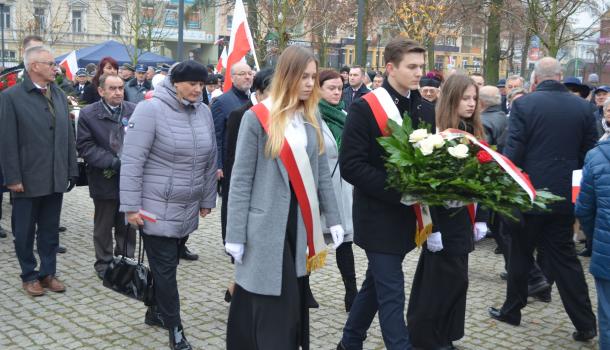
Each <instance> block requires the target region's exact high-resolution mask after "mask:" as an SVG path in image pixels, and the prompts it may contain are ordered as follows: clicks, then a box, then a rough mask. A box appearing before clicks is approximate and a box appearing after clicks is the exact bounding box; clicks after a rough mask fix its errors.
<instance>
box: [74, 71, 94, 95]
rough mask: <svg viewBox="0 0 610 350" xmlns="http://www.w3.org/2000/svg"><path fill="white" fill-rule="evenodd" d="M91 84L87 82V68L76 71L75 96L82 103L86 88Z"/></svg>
mask: <svg viewBox="0 0 610 350" xmlns="http://www.w3.org/2000/svg"><path fill="white" fill-rule="evenodd" d="M89 84H91V83H90V82H88V81H87V71H86V70H85V68H79V69H78V70H77V71H76V82H75V83H74V95H75V97H76V98H77V99H78V100H79V101H80V100H82V99H83V94H84V93H85V87H87V85H89Z"/></svg>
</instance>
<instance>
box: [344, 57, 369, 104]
mask: <svg viewBox="0 0 610 350" xmlns="http://www.w3.org/2000/svg"><path fill="white" fill-rule="evenodd" d="M364 74H366V73H365V71H364V68H362V67H358V66H354V67H352V68H350V70H349V78H348V82H349V85H348V86H347V87H346V88H345V89H343V98H342V100H343V103H344V104H345V109H346V110H347V109H349V106H350V105H351V104H352V103H353V102H354V101H356V100H357V99H359V98H360V97H362V96H364V95H366V94H367V93H368V92H370V91H371V90H369V88H367V87H366V85H364Z"/></svg>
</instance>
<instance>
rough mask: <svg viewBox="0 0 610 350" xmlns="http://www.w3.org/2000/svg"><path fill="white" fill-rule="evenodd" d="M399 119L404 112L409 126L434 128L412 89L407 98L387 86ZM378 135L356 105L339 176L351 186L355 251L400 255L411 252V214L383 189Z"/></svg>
mask: <svg viewBox="0 0 610 350" xmlns="http://www.w3.org/2000/svg"><path fill="white" fill-rule="evenodd" d="M383 87H384V88H385V89H386V90H388V92H389V93H390V95H391V96H392V99H393V100H394V101H395V103H396V105H397V107H398V109H399V111H400V113H401V115H402V114H403V113H404V112H405V111H408V112H409V115H410V116H411V119H412V120H413V125H415V126H416V125H418V124H419V122H420V121H425V122H426V123H428V124H430V125H431V126H432V130H434V129H435V127H434V125H435V124H434V108H433V106H432V104H431V103H429V102H428V101H425V100H423V99H422V98H421V95H420V94H419V92H418V91H417V90H413V91H411V95H410V98H408V99H407V98H405V97H403V96H401V95H399V94H398V93H397V92H396V90H394V89H393V88H392V87H391V86H390V85H389V83H388V82H387V81H385V82H384V84H383ZM380 136H381V131H380V130H379V127H378V126H377V122H376V121H375V117H374V116H373V112H372V111H371V108H370V107H369V106H368V103H367V102H366V101H365V100H363V99H358V100H356V101H355V102H354V103H353V104H352V105H351V107H350V108H349V112H348V115H347V118H346V123H345V128H344V129H343V136H342V141H341V150H340V153H339V166H340V170H341V176H342V177H343V178H344V179H345V180H346V181H347V182H349V183H351V184H352V185H354V204H353V213H352V217H353V220H354V242H355V243H356V244H357V245H358V246H360V247H361V248H363V249H365V250H368V251H372V252H377V253H385V254H406V253H407V252H409V251H410V250H412V249H413V248H414V247H415V240H414V239H415V238H414V237H415V214H414V211H413V208H412V207H410V206H409V207H407V206H405V205H403V204H401V203H400V198H401V194H400V193H399V192H397V191H395V190H393V189H388V188H387V184H386V179H387V172H386V169H385V166H384V159H383V158H384V157H385V156H386V155H387V154H386V152H385V151H384V149H383V148H382V147H381V146H380V145H379V143H378V142H377V138H378V137H380Z"/></svg>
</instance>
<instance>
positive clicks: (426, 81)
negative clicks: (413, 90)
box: [419, 78, 441, 88]
mask: <svg viewBox="0 0 610 350" xmlns="http://www.w3.org/2000/svg"><path fill="white" fill-rule="evenodd" d="M419 86H421V87H424V86H432V87H435V88H437V87H440V86H441V82H440V81H438V80H436V79H433V78H421V80H420V81H419Z"/></svg>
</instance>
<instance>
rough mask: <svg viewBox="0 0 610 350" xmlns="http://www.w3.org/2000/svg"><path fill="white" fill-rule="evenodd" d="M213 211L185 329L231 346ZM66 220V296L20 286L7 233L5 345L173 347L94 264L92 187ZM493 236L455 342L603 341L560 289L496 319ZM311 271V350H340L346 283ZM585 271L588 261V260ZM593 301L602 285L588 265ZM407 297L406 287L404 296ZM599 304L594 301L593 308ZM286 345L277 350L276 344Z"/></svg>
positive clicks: (82, 191) (185, 273)
mask: <svg viewBox="0 0 610 350" xmlns="http://www.w3.org/2000/svg"><path fill="white" fill-rule="evenodd" d="M6 202H7V200H6V196H5V201H4V203H3V204H4V205H3V212H4V213H5V215H3V219H2V221H1V225H2V227H3V228H5V229H9V228H10V221H9V220H10V214H8V213H9V212H10V207H9V206H8V204H7V203H6ZM219 212H220V211H219V210H215V211H214V212H213V213H212V215H211V216H209V217H207V218H205V219H204V220H202V221H201V225H200V228H199V230H197V231H196V232H194V233H193V234H192V235H191V238H190V240H189V242H188V246H189V248H190V249H191V250H193V251H195V252H197V253H199V256H200V259H199V260H198V261H195V262H190V261H182V262H181V264H180V266H179V267H178V285H179V290H180V299H181V309H182V319H183V324H184V327H185V333H186V335H187V337H188V339H189V340H190V342H191V344H192V345H193V347H194V348H195V349H224V344H225V324H226V319H227V314H228V304H227V303H225V302H224V300H223V295H224V290H225V289H226V287H227V285H228V284H229V282H230V281H231V278H232V277H231V276H232V268H231V265H230V263H229V259H228V258H227V256H226V255H225V254H224V252H223V248H222V243H221V238H220V215H219ZM62 225H64V226H67V227H68V231H67V232H65V233H62V234H60V240H61V242H62V244H64V245H65V246H66V247H67V248H68V253H67V254H63V255H59V256H58V266H57V268H58V275H59V278H60V279H61V280H62V281H63V282H64V283H65V284H66V286H67V291H66V293H64V294H53V293H49V294H47V295H45V296H43V297H39V298H35V299H34V298H31V297H29V296H26V295H25V293H24V292H23V291H22V290H21V282H20V279H19V264H18V262H17V259H16V257H15V253H14V248H13V245H12V242H11V238H10V236H9V238H5V239H0V266H1V267H0V269H1V271H2V274H0V286H2V287H1V288H0V350H2V349H7V350H12V349H45V350H47V349H134V350H140V349H167V348H168V346H167V343H168V336H167V333H166V331H164V330H161V329H158V328H152V327H149V326H146V325H145V324H144V322H143V321H144V313H145V311H146V309H145V307H144V306H143V305H142V304H141V303H139V302H136V301H133V300H130V299H128V298H126V297H123V296H121V295H119V294H116V293H114V292H112V291H110V290H108V289H106V288H104V287H103V286H102V284H101V282H100V280H99V279H98V278H97V277H96V275H95V273H94V270H93V262H94V250H93V241H92V230H93V204H92V202H91V200H90V199H89V196H88V191H87V188H77V189H75V190H74V191H72V192H71V193H68V194H67V195H66V196H65V197H64V206H63V212H62ZM494 247H495V243H494V242H493V240H491V239H486V240H484V241H483V242H481V243H479V244H477V247H476V251H475V252H473V253H472V254H471V255H470V271H469V275H470V288H469V289H468V304H467V313H466V335H465V337H464V338H463V339H462V340H461V341H459V342H457V343H456V344H455V345H457V346H458V348H459V349H469V350H475V349H476V350H478V349H512V350H518V349H596V348H597V343H588V344H582V343H577V342H575V341H573V340H572V338H571V334H572V331H573V330H574V329H573V326H572V324H571V322H570V321H569V319H568V316H567V315H566V313H565V311H564V310H563V307H562V305H561V302H560V298H559V295H558V293H557V290H556V288H555V289H554V291H553V301H552V302H551V303H550V304H545V303H541V302H532V303H530V305H528V306H527V307H526V308H525V309H524V313H523V321H522V325H521V326H520V327H512V326H509V325H506V324H499V323H498V322H495V321H493V320H491V319H490V318H489V317H488V316H487V312H486V309H487V307H488V306H491V305H495V306H499V305H500V303H501V302H502V301H503V298H504V295H505V283H504V282H503V281H501V280H500V278H499V277H498V274H499V273H500V272H501V271H502V269H503V260H502V258H501V256H500V255H494V254H493V249H494ZM354 250H355V256H356V270H357V273H358V282H359V283H361V282H362V279H363V275H364V272H365V269H366V257H365V255H364V253H363V251H362V250H361V249H359V248H357V247H355V249H354ZM418 256H419V252H418V251H413V252H412V253H410V254H409V255H408V256H407V258H406V259H405V263H404V271H405V290H406V291H407V293H408V291H409V290H410V287H411V280H412V278H413V273H414V271H415V266H416V264H417V259H418ZM328 261H329V264H327V266H326V267H325V268H324V269H322V270H321V271H320V272H316V273H314V274H313V275H312V277H311V284H312V290H313V292H314V295H315V297H316V298H317V300H318V302H319V303H320V308H319V309H316V310H312V312H311V334H312V337H311V343H312V346H311V348H312V349H325V350H331V349H335V347H336V344H337V342H338V340H339V339H340V337H341V330H342V327H343V324H344V322H345V320H346V316H347V315H346V313H345V312H344V306H343V293H344V289H343V284H342V282H341V276H340V274H339V271H338V269H337V267H336V264H335V263H334V261H335V258H334V253H331V254H330V255H329V260H328ZM583 267H584V268H585V269H588V259H583ZM586 276H587V283H588V285H589V294H590V296H591V299H592V302H593V306H594V308H596V307H597V300H596V295H595V287H594V283H593V280H592V278H591V275H590V274H589V273H586ZM407 297H408V294H407ZM595 310H597V309H595ZM365 349H384V346H383V340H382V337H381V332H380V329H379V323H378V321H377V319H375V321H374V322H373V325H372V326H371V329H370V332H369V336H368V339H367V340H366V343H365ZM272 350H280V349H272Z"/></svg>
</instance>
